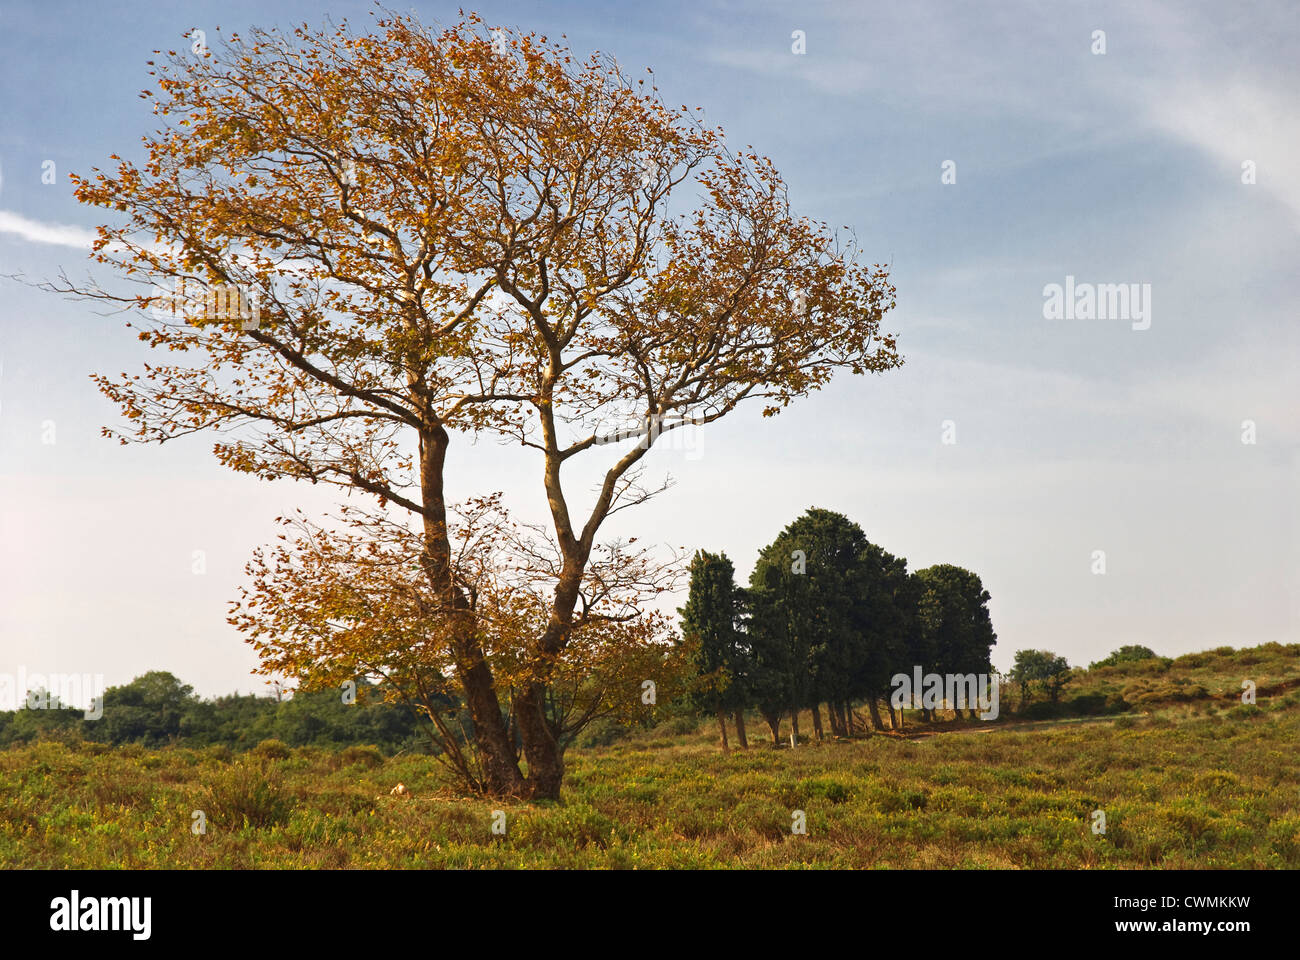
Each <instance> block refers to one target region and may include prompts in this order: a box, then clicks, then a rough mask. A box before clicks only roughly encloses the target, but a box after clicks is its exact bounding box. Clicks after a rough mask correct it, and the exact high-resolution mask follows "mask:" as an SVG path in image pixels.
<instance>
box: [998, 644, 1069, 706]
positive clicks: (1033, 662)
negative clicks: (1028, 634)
mask: <svg viewBox="0 0 1300 960" xmlns="http://www.w3.org/2000/svg"><path fill="white" fill-rule="evenodd" d="M1069 678H1070V664H1069V663H1068V662H1067V661H1066V659H1065V657H1061V656H1057V655H1056V654H1054V653H1052V651H1050V650H1018V651H1017V652H1016V660H1015V664H1014V665H1013V666H1012V668H1011V679H1012V681H1013V682H1014V683H1015V684H1016V685H1017V686H1019V687H1020V700H1021V702H1022V703H1023V702H1024V701H1025V700H1027V699H1029V692H1030V690H1032V689H1033V687H1034V685H1035V684H1037V685H1038V686H1039V687H1040V688H1041V689H1042V690H1043V691H1044V692H1045V693H1046V694H1047V695H1048V697H1050V698H1051V701H1052V702H1053V703H1056V701H1057V699H1058V698H1059V697H1060V693H1061V688H1062V687H1064V686H1065V683H1066V681H1067V680H1068V679H1069Z"/></svg>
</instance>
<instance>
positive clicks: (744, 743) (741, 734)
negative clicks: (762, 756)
mask: <svg viewBox="0 0 1300 960" xmlns="http://www.w3.org/2000/svg"><path fill="white" fill-rule="evenodd" d="M736 742H737V743H739V744H740V749H742V750H748V749H749V738H748V737H746V736H745V711H744V710H737V711H736Z"/></svg>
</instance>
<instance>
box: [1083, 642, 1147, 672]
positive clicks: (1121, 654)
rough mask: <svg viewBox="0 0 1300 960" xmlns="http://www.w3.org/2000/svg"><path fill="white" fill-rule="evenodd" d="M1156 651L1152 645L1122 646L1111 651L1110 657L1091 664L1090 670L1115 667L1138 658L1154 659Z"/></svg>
mask: <svg viewBox="0 0 1300 960" xmlns="http://www.w3.org/2000/svg"><path fill="white" fill-rule="evenodd" d="M1155 658H1156V652H1155V651H1154V650H1152V649H1151V648H1150V647H1142V646H1137V645H1134V644H1130V645H1128V646H1123V647H1120V648H1119V649H1118V650H1114V651H1112V652H1111V655H1110V656H1109V657H1106V659H1104V660H1098V661H1097V662H1096V663H1093V664H1090V665H1089V667H1088V669H1089V670H1096V669H1097V668H1098V667H1115V666H1118V665H1119V664H1121V663H1131V662H1133V661H1137V660H1154V659H1155Z"/></svg>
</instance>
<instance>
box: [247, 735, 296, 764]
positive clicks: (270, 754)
mask: <svg viewBox="0 0 1300 960" xmlns="http://www.w3.org/2000/svg"><path fill="white" fill-rule="evenodd" d="M290 752H291V751H290V750H289V745H288V744H287V743H285V742H284V741H283V740H274V739H272V740H263V741H262V742H261V743H259V744H258V745H257V746H255V747H254V748H253V753H255V754H257V755H258V756H259V757H265V758H266V759H267V760H287V759H289V755H290Z"/></svg>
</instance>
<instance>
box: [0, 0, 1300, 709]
mask: <svg viewBox="0 0 1300 960" xmlns="http://www.w3.org/2000/svg"><path fill="white" fill-rule="evenodd" d="M394 6H396V7H398V8H399V9H405V7H406V5H405V4H401V5H399V4H394ZM456 6H457V5H456V4H450V3H448V4H441V3H418V4H416V5H415V9H416V10H417V11H418V12H419V14H420V16H421V17H422V19H424V20H426V21H430V22H431V21H438V20H441V21H451V20H454V19H455V18H456ZM370 9H371V7H370V5H369V4H366V3H331V4H320V3H313V4H305V3H265V2H263V3H257V4H251V3H237V2H222V3H195V4H188V5H173V4H168V5H161V4H160V5H158V9H154V8H153V6H152V5H147V4H138V3H124V4H117V5H113V7H112V9H109V8H108V7H106V6H105V5H102V4H90V3H86V4H80V3H68V4H57V3H56V4H52V5H51V4H43V3H41V4H38V3H22V2H10V3H7V4H6V5H5V8H4V10H3V12H0V274H12V273H23V274H25V275H27V276H30V277H34V278H43V277H50V276H53V275H55V274H56V273H57V271H58V270H59V269H60V268H66V269H67V270H68V272H69V273H70V274H71V275H73V276H78V275H84V274H85V271H86V269H87V262H86V259H85V255H84V250H83V249H81V247H82V246H83V245H84V243H85V237H86V235H87V233H88V232H89V231H90V230H91V229H92V228H93V227H94V225H95V224H96V223H97V222H98V220H97V212H96V211H94V210H89V209H82V208H80V207H79V205H78V204H77V203H76V202H75V200H73V198H72V195H71V190H70V187H69V184H68V181H67V174H68V173H69V172H72V171H77V172H85V171H87V170H89V168H90V167H92V166H94V165H104V164H105V161H106V158H107V155H108V154H110V153H114V152H117V153H121V154H123V155H126V156H135V155H136V153H135V151H136V150H137V149H138V145H139V142H140V137H141V136H142V135H143V134H145V133H146V132H148V131H149V130H151V129H152V122H151V121H152V117H151V115H150V112H149V108H148V106H147V105H146V103H145V102H144V101H143V100H140V99H138V98H137V94H138V92H139V91H140V89H142V88H143V87H145V86H146V83H147V79H148V78H147V76H146V70H147V68H146V66H145V61H147V60H148V59H150V56H151V51H152V50H154V49H155V48H158V47H163V48H167V47H172V48H175V47H177V46H178V45H179V44H181V43H182V40H181V36H182V34H184V33H185V32H186V31H188V30H189V29H191V28H196V27H197V28H202V29H205V30H207V31H208V33H209V36H210V37H211V36H214V34H215V28H216V27H217V26H218V25H219V26H221V27H222V28H223V29H225V30H230V29H240V28H244V27H247V26H248V25H250V24H257V25H261V26H271V25H277V24H278V25H281V26H288V25H291V24H293V23H295V22H300V21H304V20H305V21H307V22H309V23H312V24H319V23H320V22H321V21H322V20H323V19H324V17H325V16H326V15H327V14H328V15H329V16H331V17H333V18H335V19H338V18H341V17H345V16H346V17H348V18H349V19H351V20H352V21H353V22H354V23H355V24H358V25H361V24H364V23H365V22H366V21H367V20H368V19H369V10H370ZM477 9H478V10H479V12H481V13H482V14H483V15H484V16H485V17H486V19H487V20H488V22H489V23H493V24H500V25H506V26H512V27H519V28H523V29H536V30H538V31H539V32H542V33H546V34H548V35H550V36H553V37H556V36H558V35H560V34H565V35H567V38H568V42H569V44H570V45H571V46H572V47H573V48H574V49H575V50H576V51H578V52H583V53H585V52H587V51H589V50H591V49H596V48H598V49H601V50H603V51H606V52H608V53H611V54H613V55H614V56H615V57H617V59H618V60H619V62H620V63H621V64H622V66H623V67H624V68H625V70H627V71H628V72H630V73H635V72H639V71H640V70H642V69H643V68H644V67H646V66H650V67H652V68H653V70H654V72H655V76H656V78H657V83H658V85H659V86H660V88H661V90H662V91H663V93H664V96H665V98H666V99H667V100H668V101H669V102H670V103H683V104H689V105H691V106H692V107H694V106H702V107H704V111H705V115H706V117H707V118H708V120H709V121H710V122H712V123H716V124H721V125H722V126H723V127H724V129H725V130H726V132H727V139H728V142H729V143H730V144H732V145H733V146H739V145H744V144H751V143H752V144H754V145H755V147H756V148H757V149H758V151H759V152H761V153H765V154H767V155H768V156H771V157H772V158H773V159H774V160H775V162H776V164H777V166H778V168H779V169H781V171H782V172H783V174H784V175H785V177H786V179H787V181H788V183H789V185H790V193H791V198H792V200H793V202H794V203H795V205H796V207H797V208H798V210H799V211H800V212H802V213H806V214H808V215H810V216H813V217H816V218H819V219H824V220H827V221H828V222H830V223H832V224H837V225H838V224H845V225H850V226H852V227H853V228H854V230H855V231H856V233H857V236H858V238H859V241H860V243H861V245H862V247H863V249H864V251H865V254H866V256H867V257H868V258H869V259H870V260H872V261H880V262H888V263H890V264H891V265H892V270H893V282H894V283H895V284H896V286H897V287H898V308H897V310H896V312H895V313H894V314H893V315H892V319H891V322H890V323H888V324H887V326H889V327H890V328H891V329H894V330H896V331H897V332H898V333H899V335H900V345H901V348H902V350H903V352H904V354H905V356H906V358H907V363H906V365H905V366H904V368H903V369H901V370H898V371H894V372H891V373H888V374H886V375H884V376H881V377H874V378H866V379H864V378H853V377H846V378H843V379H840V380H837V381H836V382H835V383H834V384H833V385H832V386H831V387H830V388H828V389H827V390H825V391H823V392H822V393H820V394H818V395H815V396H813V397H811V398H809V399H807V400H805V401H804V402H802V403H801V404H799V405H797V406H795V407H793V408H792V409H791V410H789V411H788V412H787V413H785V414H783V415H782V416H780V417H778V418H776V419H775V420H769V421H760V418H759V417H758V416H757V411H756V410H755V411H748V412H741V413H738V414H736V415H734V416H733V417H732V418H730V419H729V420H727V421H723V422H720V423H718V424H715V425H713V426H712V427H710V428H709V429H708V430H707V431H705V432H703V433H702V434H701V435H700V437H699V445H698V447H697V448H696V449H694V450H689V451H684V450H672V449H668V450H662V451H656V452H655V454H654V456H653V457H652V459H651V463H650V466H651V471H652V475H653V473H654V472H655V471H657V472H658V473H659V474H661V475H662V474H664V473H671V474H672V476H673V477H674V478H676V481H677V482H676V485H675V487H674V488H673V489H672V490H671V491H670V492H668V493H667V494H665V495H664V496H663V497H662V498H661V499H659V500H657V501H654V502H652V503H651V504H648V505H646V506H645V507H642V508H639V509H638V510H636V511H628V512H626V513H624V514H620V516H619V517H618V518H617V519H618V520H619V525H618V527H617V530H618V531H619V532H623V533H635V534H637V535H639V536H641V537H643V538H644V539H650V540H655V541H662V542H665V543H671V544H675V545H680V546H685V547H687V548H690V549H694V548H696V547H704V548H708V549H713V550H725V551H726V552H727V553H728V554H729V555H730V556H731V557H732V558H733V560H735V562H736V564H737V567H738V569H739V572H740V574H741V575H742V576H746V575H747V574H748V571H749V569H750V566H751V565H752V562H753V559H754V557H755V555H756V552H757V550H758V548H759V547H761V546H762V545H763V544H764V543H766V542H768V541H769V540H771V539H772V538H773V537H774V536H775V535H776V533H777V532H779V530H780V529H781V528H782V527H783V526H785V525H786V524H787V523H788V522H789V521H790V520H792V519H794V517H795V516H797V515H798V514H799V513H801V512H802V511H803V510H804V509H805V508H807V507H808V506H813V505H816V506H821V507H827V508H831V509H835V510H839V511H841V512H843V513H845V514H847V515H848V516H850V517H852V518H853V519H855V520H857V521H858V522H859V523H860V524H861V525H862V526H863V528H864V529H865V530H866V531H867V534H868V536H869V537H870V538H871V539H872V540H873V541H875V542H878V543H880V544H881V545H883V546H884V547H885V548H886V549H888V550H890V551H891V552H893V553H895V554H899V555H902V556H906V557H907V558H908V560H909V562H910V564H911V565H912V566H913V567H914V568H915V567H922V566H928V565H930V564H933V563H939V562H952V563H957V564H960V565H962V566H966V567H969V568H971V569H973V570H975V571H976V572H977V573H979V574H980V575H981V577H983V579H984V582H985V585H986V586H987V588H988V589H989V591H990V593H991V594H992V596H993V601H992V604H991V609H992V614H993V622H994V627H995V629H996V630H997V631H998V634H999V641H998V645H997V647H996V648H995V654H994V662H995V664H997V665H999V666H1000V667H1004V668H1005V667H1006V666H1008V665H1009V663H1010V660H1011V657H1012V655H1013V653H1014V651H1016V650H1018V649H1023V648H1026V647H1036V648H1043V647H1045V648H1049V649H1051V650H1054V651H1056V652H1058V653H1061V654H1064V655H1065V656H1066V657H1067V658H1068V659H1069V660H1070V661H1071V662H1072V663H1086V662H1087V661H1089V660H1091V659H1097V658H1099V657H1101V656H1103V655H1105V654H1106V653H1107V652H1109V651H1110V650H1112V649H1114V648H1115V647H1117V646H1119V645H1121V644H1125V643H1144V644H1147V645H1149V646H1151V647H1153V648H1155V649H1156V650H1157V651H1159V652H1161V653H1165V654H1170V655H1173V654H1177V653H1181V652H1186V651H1190V650H1198V649H1203V648H1207V647H1213V646H1218V645H1221V644H1232V645H1237V646H1240V645H1250V644H1255V643H1261V642H1265V641H1270V640H1279V641H1294V640H1295V639H1296V636H1297V632H1298V631H1297V626H1298V625H1300V522H1297V507H1296V502H1297V489H1298V487H1300V484H1298V483H1297V481H1300V458H1298V456H1297V453H1298V451H1300V419H1298V418H1297V416H1296V411H1297V409H1300V378H1297V376H1296V373H1295V368H1296V362H1297V358H1298V357H1300V350H1298V349H1297V348H1298V347H1300V334H1298V333H1297V303H1300V298H1298V297H1297V294H1298V293H1300V271H1297V270H1296V266H1295V264H1296V260H1297V254H1298V253H1300V164H1298V163H1297V148H1298V147H1300V120H1298V119H1297V116H1296V111H1295V105H1296V96H1297V92H1298V91H1300V66H1297V62H1296V58H1295V56H1294V51H1295V48H1296V44H1297V40H1300V23H1298V18H1300V14H1298V13H1297V8H1296V7H1295V6H1294V4H1281V3H1279V4H1267V3H1255V4H1243V5H1223V4H1195V3H1179V4H1168V5H1164V4H1157V3H1146V4H1131V3H1117V4H1104V3H1077V4H1058V3H1003V4H998V5H996V8H995V9H994V10H992V11H990V10H985V9H973V5H969V4H961V3H906V4H875V3H871V4H848V3H844V4H805V3H799V4H754V3H744V4H741V3H734V4H729V3H711V2H690V3H682V4H671V3H670V4H659V5H628V6H624V5H620V4H611V3H515V4H502V3H483V4H481V5H479V6H478V8H477ZM1098 30H1101V31H1104V32H1105V44H1106V50H1105V53H1104V54H1097V53H1094V52H1093V48H1094V46H1095V44H1096V40H1095V39H1094V32H1095V31H1098ZM794 31H803V34H804V37H805V42H806V53H803V54H796V53H794V52H793V51H792V43H793V42H794V41H793V40H792V34H793V33H794ZM47 161H53V163H54V164H55V170H56V174H57V181H56V183H54V184H44V183H42V172H43V170H44V169H48V168H47V167H43V164H45V163H46V162H47ZM945 161H951V162H952V163H953V164H955V171H956V182H955V183H950V184H945V183H943V182H941V174H942V172H943V164H944V163H945ZM1247 162H1249V163H1251V164H1253V168H1254V171H1255V176H1254V179H1255V182H1254V183H1243V164H1244V163H1247ZM1067 276H1072V277H1074V278H1076V280H1077V281H1078V282H1080V283H1085V282H1089V283H1098V284H1121V283H1122V284H1130V283H1132V284H1149V285H1150V287H1149V289H1150V291H1151V324H1150V327H1149V329H1134V328H1133V324H1132V323H1130V322H1129V321H1128V320H1127V319H1123V318H1117V319H1092V320H1087V319H1074V320H1048V319H1045V317H1044V311H1043V303H1044V293H1043V291H1044V287H1045V286H1046V285H1048V284H1053V283H1057V284H1063V283H1065V278H1066V277H1067ZM0 291H2V292H3V296H2V297H0V365H2V366H0V671H14V670H16V669H17V666H18V665H19V664H21V665H25V667H26V668H27V670H29V671H45V672H75V673H87V672H89V673H102V674H104V676H105V678H106V680H107V682H108V683H109V684H113V683H119V682H123V681H125V680H127V679H129V678H130V677H132V676H134V675H136V674H138V673H141V672H143V671H145V670H147V669H168V670H171V671H173V672H174V673H176V674H178V675H179V676H181V677H182V678H184V679H185V680H187V681H189V682H191V683H193V684H195V686H196V687H197V688H198V690H199V691H200V692H201V693H204V694H215V693H222V692H228V691H230V690H233V689H241V690H250V689H258V688H259V686H260V683H261V681H260V680H259V679H256V678H253V677H250V676H249V673H248V671H249V669H250V667H251V666H253V664H254V658H253V655H252V652H251V650H250V649H249V648H248V647H247V646H246V645H245V644H243V643H242V642H241V640H240V638H239V636H238V635H237V634H236V633H235V632H234V631H233V629H232V628H230V627H229V626H228V625H227V624H226V623H225V616H226V607H227V602H228V600H229V599H230V598H231V597H233V596H234V595H235V593H236V590H237V587H238V585H239V584H240V583H241V582H242V580H243V574H242V568H243V565H244V563H245V562H246V561H247V559H248V557H249V555H250V553H251V551H252V549H253V548H254V547H255V546H256V545H258V544H261V543H264V542H266V541H268V540H269V539H270V538H271V537H272V536H273V535H274V532H275V529H274V524H273V519H274V517H275V516H277V515H278V514H280V513H283V512H285V511H287V510H290V509H293V508H294V507H299V506H301V507H303V508H304V509H306V510H308V511H309V512H323V511H324V510H326V509H328V508H329V507H330V506H331V505H332V504H333V503H334V502H335V498H334V497H333V496H330V495H325V494H323V493H321V492H320V491H319V490H315V489H307V488H303V487H299V486H295V485H292V484H287V483H282V484H265V483H258V482H256V481H253V480H249V479H247V478H243V477H238V476H234V475H232V474H229V473H227V472H225V471H224V470H223V469H222V468H221V467H220V466H218V465H217V464H216V463H215V461H214V460H213V459H212V458H211V456H210V454H209V452H208V451H209V448H210V443H209V442H208V441H207V440H205V439H203V438H192V439H190V440H188V441H181V442H177V443H175V444H168V445H167V446H166V447H164V448H156V447H149V448H134V447H133V448H125V447H120V446H117V445H115V444H113V443H111V442H109V441H107V440H104V439H101V438H100V437H99V430H100V427H101V426H103V425H105V424H110V423H114V422H116V416H117V414H116V411H115V410H114V409H113V408H112V407H111V406H110V405H109V403H108V402H107V401H106V400H105V399H103V398H102V397H101V396H100V395H99V394H98V393H97V391H96V390H95V389H94V387H93V385H92V384H91V382H90V380H89V374H90V373H92V372H95V371H104V372H117V371H119V370H131V369H133V368H135V367H138V366H139V364H140V363H141V362H142V361H143V359H144V357H143V356H142V354H141V352H140V351H139V350H138V349H137V347H138V344H137V343H136V342H135V340H134V339H133V338H132V336H131V335H130V333H129V332H127V331H126V330H125V329H124V328H123V326H122V318H120V317H106V316H102V315H100V314H99V313H97V312H96V311H95V309H94V308H93V307H90V306H87V305H85V304H76V303H69V302H66V301H62V300H59V299H57V298H54V297H50V296H48V295H45V294H41V293H38V292H36V291H33V290H31V289H29V288H26V287H23V286H20V285H17V284H14V283H12V282H8V281H0ZM1246 420H1250V421H1253V422H1254V424H1255V431H1256V441H1257V442H1255V443H1254V444H1245V443H1243V442H1242V424H1243V421H1246ZM945 421H952V424H953V427H954V429H955V434H956V443H952V444H945V443H943V442H942V438H943V429H944V426H943V425H944V422H945ZM51 428H52V430H53V434H52V436H51ZM51 439H52V440H53V442H52V443H50V442H47V441H49V440H51ZM460 457H461V459H460V465H459V466H458V467H457V473H456V475H455V476H454V477H453V478H452V480H451V483H452V486H453V494H455V495H458V496H464V495H469V494H471V493H473V492H480V491H483V490H488V489H505V490H506V492H507V495H508V498H509V499H510V501H511V503H512V504H513V506H514V507H515V509H516V510H518V511H520V512H522V513H524V514H526V515H528V514H537V513H539V512H540V509H541V503H540V501H539V500H538V498H537V491H536V490H535V487H536V486H537V484H536V482H533V478H534V477H535V475H536V467H537V465H536V464H535V463H531V462H529V461H528V459H527V455H526V454H525V453H518V454H516V453H515V452H513V451H507V450H503V449H502V448H498V447H494V446H492V445H490V444H480V445H479V446H477V447H474V448H470V447H468V445H467V444H462V446H461V450H460ZM530 471H531V472H530ZM196 550H201V551H203V553H204V556H205V558H206V572H205V573H204V574H202V575H196V574H195V573H194V572H193V569H192V566H193V554H194V551H196ZM1096 550H1104V551H1105V554H1106V572H1105V574H1104V575H1098V574H1095V573H1093V572H1092V568H1093V552H1094V551H1096Z"/></svg>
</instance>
